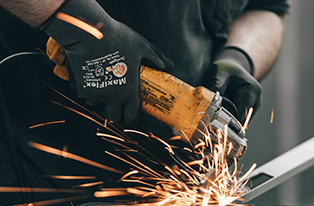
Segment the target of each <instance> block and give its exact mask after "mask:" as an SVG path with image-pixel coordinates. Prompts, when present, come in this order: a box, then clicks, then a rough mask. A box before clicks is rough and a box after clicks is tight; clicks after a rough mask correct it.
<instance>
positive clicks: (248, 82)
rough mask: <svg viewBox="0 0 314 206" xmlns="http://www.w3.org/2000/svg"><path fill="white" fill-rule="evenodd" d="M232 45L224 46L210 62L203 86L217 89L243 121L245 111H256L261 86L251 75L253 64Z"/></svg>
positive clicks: (242, 121) (259, 99)
mask: <svg viewBox="0 0 314 206" xmlns="http://www.w3.org/2000/svg"><path fill="white" fill-rule="evenodd" d="M242 52H243V51H241V50H238V49H237V48H234V47H229V48H226V49H225V50H224V51H223V52H222V53H221V54H219V55H218V56H217V58H216V60H215V61H214V62H213V63H212V65H211V66H210V68H209V70H208V71H207V73H206V75H205V78H204V83H203V84H204V86H206V87H207V88H208V89H210V90H212V91H219V92H220V94H221V95H222V96H224V97H227V98H228V99H229V100H231V101H232V102H233V103H234V104H235V106H236V107H237V109H238V114H239V117H237V118H238V120H239V121H240V122H241V123H244V121H245V118H246V111H248V110H249V108H251V107H252V108H253V111H256V110H257V109H258V107H259V106H260V104H261V97H262V96H261V94H262V87H261V85H260V84H259V83H258V81H257V80H256V79H255V78H254V77H253V73H254V72H253V71H254V69H253V64H252V62H251V61H250V59H248V58H249V57H248V56H247V54H245V55H243V53H242Z"/></svg>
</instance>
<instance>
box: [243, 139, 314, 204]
mask: <svg viewBox="0 0 314 206" xmlns="http://www.w3.org/2000/svg"><path fill="white" fill-rule="evenodd" d="M312 166H314V137H312V138H310V139H308V140H307V141H305V142H303V143H301V144H300V145H298V146H296V147H294V148H292V149H290V150H289V151H287V152H285V153H283V154H282V155H280V156H278V157H276V158H275V159H273V160H271V161H269V162H267V163H265V164H264V165H262V166H260V167H258V168H257V169H255V170H254V171H253V172H252V173H251V174H250V175H249V176H248V178H250V179H252V178H254V177H257V176H259V175H266V176H268V177H270V179H269V180H267V181H265V182H263V183H262V184H260V185H258V186H256V187H254V188H252V189H251V190H250V191H248V192H247V193H246V194H244V195H243V196H242V197H241V198H243V199H244V201H245V202H244V203H247V202H249V201H250V200H252V199H254V198H256V197H257V196H259V195H261V194H263V193H265V192H267V191H268V190H270V189H272V188H273V187H275V186H277V185H279V184H281V183H282V182H284V181H286V180H287V179H289V178H290V177H292V176H294V175H296V174H298V173H300V172H302V171H304V170H306V169H308V168H310V167H312Z"/></svg>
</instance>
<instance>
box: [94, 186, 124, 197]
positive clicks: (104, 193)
mask: <svg viewBox="0 0 314 206" xmlns="http://www.w3.org/2000/svg"><path fill="white" fill-rule="evenodd" d="M123 195H129V192H127V191H123V190H122V191H119V190H115V188H112V190H111V191H96V192H95V193H94V196H95V197H115V196H123Z"/></svg>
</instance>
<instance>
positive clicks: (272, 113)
mask: <svg viewBox="0 0 314 206" xmlns="http://www.w3.org/2000/svg"><path fill="white" fill-rule="evenodd" d="M273 122H274V109H272V110H271V114H270V124H272V123H273Z"/></svg>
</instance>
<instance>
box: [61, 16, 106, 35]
mask: <svg viewBox="0 0 314 206" xmlns="http://www.w3.org/2000/svg"><path fill="white" fill-rule="evenodd" d="M56 18H58V19H60V20H62V21H65V22H68V23H70V24H72V25H74V26H76V27H78V28H80V29H82V30H84V31H86V32H87V33H90V34H91V35H93V36H94V37H96V38H97V39H102V38H103V37H104V35H103V34H102V33H101V32H100V31H99V30H98V29H97V28H96V27H94V26H91V25H89V24H87V23H85V22H83V21H82V20H79V19H77V18H75V17H73V16H70V15H68V14H65V13H62V12H58V13H56Z"/></svg>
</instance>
